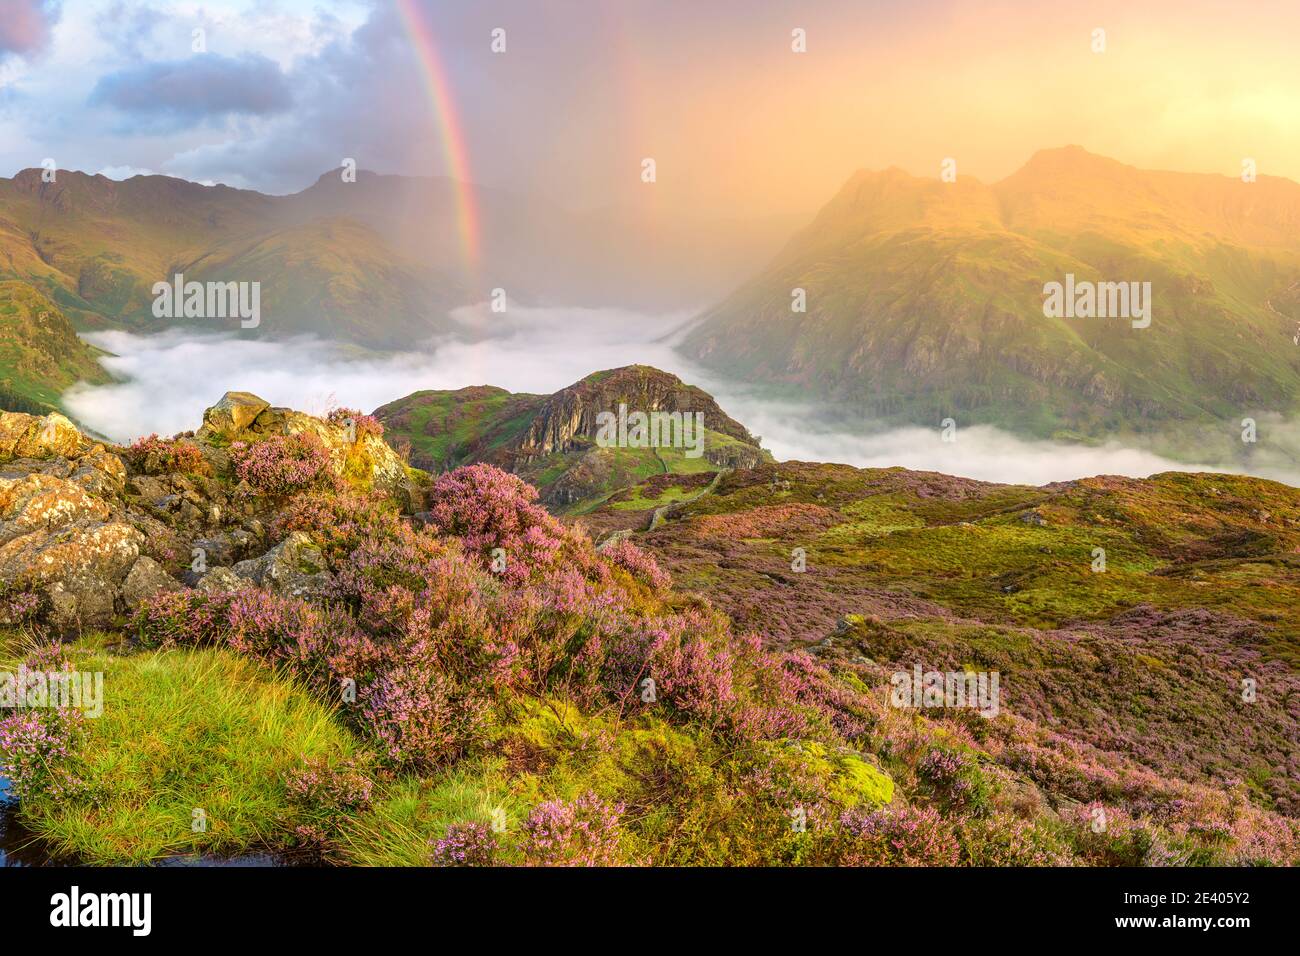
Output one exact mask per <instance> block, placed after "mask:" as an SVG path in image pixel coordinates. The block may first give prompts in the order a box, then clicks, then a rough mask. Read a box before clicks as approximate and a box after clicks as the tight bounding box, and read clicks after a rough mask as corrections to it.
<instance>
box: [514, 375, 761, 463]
mask: <svg viewBox="0 0 1300 956" xmlns="http://www.w3.org/2000/svg"><path fill="white" fill-rule="evenodd" d="M620 405H625V406H627V408H628V410H629V411H639V412H644V413H647V414H648V413H650V412H659V411H663V412H682V413H684V414H694V413H696V412H699V413H701V414H702V415H703V416H704V419H703V420H704V427H705V428H707V429H709V430H710V431H715V432H718V433H720V434H723V435H728V436H730V437H732V438H735V439H736V440H737V441H741V442H745V443H746V444H749V445H754V446H757V445H758V439H757V438H755V437H754V436H753V435H751V434H750V433H749V432H748V431H747V430H746V428H745V426H744V425H741V424H740V422H738V421H736V420H735V419H733V418H732V417H731V416H729V415H727V413H726V412H724V411H723V410H722V409H721V408H719V407H718V403H717V402H715V401H714V400H713V396H711V395H709V394H708V392H705V391H704V390H703V389H700V388H696V387H695V386H694V385H687V384H686V383H684V382H683V381H682V380H681V379H679V378H678V377H677V376H676V375H670V374H669V373H667V372H661V371H660V370H659V369H656V368H651V367H649V366H647V365H628V366H626V367H624V368H618V369H611V370H608V371H604V372H596V373H595V374H593V375H588V376H587V377H586V378H584V379H583V380H582V381H581V382H577V383H575V384H573V385H570V386H569V387H568V388H565V389H561V390H560V391H558V392H556V393H555V394H554V395H552V396H551V397H550V398H549V399H548V400H547V401H546V403H545V404H544V405H543V406H542V408H541V410H540V411H539V412H538V414H537V416H536V417H535V418H534V419H533V422H532V424H531V425H530V426H529V428H528V431H527V432H526V433H525V435H524V436H523V439H522V440H521V441H520V443H519V454H520V456H521V457H523V458H524V459H525V460H530V459H532V458H535V457H540V456H542V455H549V454H552V453H555V452H566V451H570V450H572V449H573V448H575V447H576V446H577V445H578V444H579V439H588V440H594V439H595V438H596V435H597V432H598V431H599V429H600V423H599V421H598V420H597V418H598V416H599V415H600V414H601V413H602V412H609V413H612V414H615V415H617V414H618V411H619V406H620Z"/></svg>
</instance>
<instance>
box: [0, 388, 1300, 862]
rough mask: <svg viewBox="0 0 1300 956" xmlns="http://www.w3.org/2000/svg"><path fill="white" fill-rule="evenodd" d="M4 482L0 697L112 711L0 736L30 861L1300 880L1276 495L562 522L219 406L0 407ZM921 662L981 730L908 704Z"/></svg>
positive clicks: (801, 468)
mask: <svg viewBox="0 0 1300 956" xmlns="http://www.w3.org/2000/svg"><path fill="white" fill-rule="evenodd" d="M196 424H200V423H196ZM0 466H2V471H0V582H3V583H2V584H0V587H2V588H3V597H2V600H3V604H2V606H0V613H2V614H3V616H4V629H3V632H2V636H0V659H2V660H3V665H4V666H3V668H0V669H9V670H12V669H16V668H17V667H18V666H19V665H20V664H22V665H25V666H26V667H28V668H30V669H32V670H40V671H44V672H51V671H55V672H57V671H59V670H61V669H62V670H75V671H90V672H93V671H100V672H103V673H104V675H105V683H106V687H107V688H108V690H107V692H106V694H105V701H104V704H105V707H104V712H103V716H101V717H97V718H92V717H88V716H85V715H83V714H82V713H81V712H79V711H76V710H66V709H64V710H59V709H54V710H50V709H39V708H30V707H23V706H9V707H6V708H4V709H3V710H2V711H0V767H2V768H3V775H4V777H5V780H6V787H5V789H6V792H7V793H8V794H9V796H10V797H11V798H14V797H16V798H17V802H16V804H12V803H11V808H12V809H11V815H12V816H13V819H14V820H16V821H18V824H19V825H21V826H22V827H23V828H24V830H25V832H27V833H29V834H31V838H32V839H31V845H30V846H29V847H28V848H27V850H26V851H25V852H36V851H35V850H33V849H32V847H37V848H39V852H40V853H42V854H46V855H48V857H49V858H53V859H56V860H59V859H63V860H77V861H83V862H94V863H108V862H125V861H146V860H157V859H164V858H171V857H176V856H185V855H193V854H199V855H201V856H204V857H207V858H222V857H231V856H234V857H243V856H247V855H249V854H269V855H270V856H271V858H278V859H283V860H297V861H320V862H328V863H337V864H403V865H429V864H433V865H487V864H497V865H503V864H524V865H572V864H587V865H614V864H685V865H692V864H714V865H754V864H774V865H785V864H816V865H916V864H929V865H944V866H947V865H959V864H972V865H1039V864H1052V865H1054V864H1076V865H1114V864H1121V865H1123V864H1130V865H1159V864H1167V863H1192V864H1229V865H1237V864H1256V863H1274V864H1287V863H1295V862H1300V822H1298V821H1297V816H1298V815H1300V802H1298V801H1300V787H1298V781H1300V763H1298V760H1297V752H1296V746H1297V745H1296V741H1297V737H1298V736H1300V733H1298V730H1300V711H1298V710H1297V706H1300V680H1298V679H1297V677H1296V673H1295V666H1296V656H1295V650H1296V645H1297V632H1296V627H1297V621H1296V618H1295V614H1294V608H1295V606H1296V601H1295V593H1296V578H1295V575H1296V565H1295V561H1294V556H1295V554H1296V551H1297V547H1298V546H1300V492H1298V491H1296V490H1295V489H1293V488H1289V487H1287V486H1284V485H1278V484H1274V483H1270V482H1266V481H1261V480H1256V479H1247V478H1234V477H1227V476H1220V475H1177V476H1170V475H1166V476H1157V477H1156V478H1153V479H1150V480H1147V481H1135V480H1127V479H1125V480H1120V479H1107V478H1098V479H1091V480H1087V481H1080V482H1071V483H1067V484H1063V485H1056V486H1049V487H1046V488H1029V487H1013V486H998V485H987V484H982V483H979V482H973V481H967V480H963V479H954V478H948V477H945V476H941V475H933V474H924V473H914V472H906V471H903V470H901V469H892V470H885V471H859V470H856V469H851V468H847V467H845V466H834V465H814V464H804V463H791V462H786V463H781V464H771V463H758V464H756V465H755V466H754V467H752V468H744V469H740V470H735V471H723V472H719V473H718V475H716V476H714V477H712V478H709V479H708V480H707V481H705V480H703V478H702V476H696V475H673V474H660V475H657V476H654V477H652V478H650V479H648V480H647V481H645V482H644V483H642V484H641V485H638V486H635V487H634V488H632V489H626V490H624V491H620V492H618V493H616V494H614V495H613V496H612V497H610V498H609V500H607V501H606V502H605V503H604V504H602V505H601V506H600V507H598V508H596V509H595V510H592V511H590V512H589V513H588V514H586V515H584V516H582V517H581V518H579V519H577V520H574V521H570V522H567V523H566V522H565V521H562V520H560V519H558V518H557V517H555V516H554V515H552V514H551V513H549V512H548V511H547V510H545V509H544V508H543V507H542V506H541V505H540V504H539V502H538V500H537V492H536V490H535V489H534V488H533V487H532V486H530V485H529V484H528V483H526V482H525V481H523V480H522V479H521V478H519V477H518V476H515V475H512V474H509V473H508V472H506V471H503V470H501V469H499V468H497V467H496V466H494V465H491V464H488V463H486V462H480V463H474V464H468V465H461V466H459V467H452V468H451V469H450V470H447V471H445V472H444V473H442V474H440V475H437V476H431V475H429V474H427V473H424V472H422V471H420V470H418V469H415V468H412V467H411V466H409V465H407V464H406V463H404V462H403V461H402V460H401V459H400V457H399V456H398V455H397V454H395V453H394V452H393V451H392V449H391V448H390V446H389V445H388V444H387V441H386V436H385V434H384V426H383V425H382V424H381V423H380V422H379V421H378V420H376V419H375V418H372V417H370V416H367V415H363V414H361V413H360V412H356V411H351V410H347V409H339V410H337V411H335V412H333V413H331V414H330V415H329V416H328V417H327V418H314V417H312V416H309V415H305V414H302V413H299V412H295V411H293V410H291V409H283V408H274V407H272V406H270V405H269V404H268V403H266V402H264V401H262V400H261V399H259V398H257V397H256V396H253V395H249V394H247V393H237V392H236V393H229V394H227V395H226V396H225V397H224V398H223V399H222V400H221V401H220V402H219V403H217V404H216V405H214V406H213V407H212V408H210V409H209V410H208V412H207V413H206V414H205V415H204V419H203V421H202V423H201V424H200V427H199V428H198V429H197V430H196V431H194V432H190V433H185V434H182V435H178V436H175V437H173V438H159V437H157V436H152V437H148V438H144V439H141V440H140V441H139V442H137V443H135V444H134V445H132V446H130V447H106V446H104V445H102V444H99V443H97V442H95V441H93V440H91V439H89V438H87V437H86V436H84V435H82V434H80V433H79V432H78V431H77V430H76V429H75V428H74V427H73V426H72V425H71V423H69V422H67V420H66V419H62V418H61V417H60V416H57V415H50V416H46V417H34V416H31V415H26V414H21V413H4V414H3V415H0ZM679 483H680V484H679ZM629 502H630V503H631V506H630V507H619V506H620V504H627V503H629ZM664 503H667V504H668V505H669V507H663V504H664ZM645 529H650V530H645ZM796 548H799V549H802V550H803V560H802V562H797V561H794V560H792V553H793V552H794V549H796ZM1094 548H1103V549H1104V550H1105V558H1106V561H1105V566H1104V570H1100V571H1099V570H1094V562H1095V561H1096V557H1095V555H1094V552H1093V549H1094ZM918 667H919V668H920V669H921V670H923V671H931V670H938V671H956V672H984V673H987V672H996V673H998V674H999V676H1000V680H1001V697H1000V700H999V702H998V706H997V707H996V708H995V711H996V712H995V713H992V714H990V713H980V712H979V711H977V710H974V709H970V708H959V707H928V706H906V705H900V704H899V702H898V701H897V700H896V699H895V697H894V696H893V695H892V694H891V686H892V681H893V676H894V675H895V674H897V673H899V672H904V673H911V672H912V671H913V670H914V669H915V668H918ZM1245 680H1249V681H1250V682H1252V684H1251V686H1252V687H1253V688H1254V693H1252V694H1245V693H1243V686H1244V684H1243V681H1245ZM1247 697H1249V698H1250V699H1249V700H1247V699H1246V698H1247ZM200 817H201V819H202V827H201V828H200V827H198V826H197V825H196V824H195V821H196V820H198V819H200Z"/></svg>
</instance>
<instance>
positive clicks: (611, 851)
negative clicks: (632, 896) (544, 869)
mask: <svg viewBox="0 0 1300 956" xmlns="http://www.w3.org/2000/svg"><path fill="white" fill-rule="evenodd" d="M622 814H623V806H622V805H621V804H619V805H614V806H611V805H610V804H608V803H606V802H605V801H603V800H601V799H600V798H599V797H598V796H596V795H595V794H594V793H585V794H583V795H582V796H580V797H578V799H576V800H573V801H569V802H565V801H561V800H551V801H548V802H546V803H542V804H539V805H538V806H537V807H535V808H534V809H533V812H532V813H530V814H529V815H528V819H526V820H525V821H524V825H523V830H524V834H523V838H522V840H521V841H520V852H521V853H522V854H523V859H524V863H525V864H526V865H528V866H617V865H619V864H622V863H623V862H624V860H623V858H622V854H621V851H620V840H621V833H620V826H619V821H620V818H621V817H622Z"/></svg>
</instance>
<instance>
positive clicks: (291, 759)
mask: <svg viewBox="0 0 1300 956" xmlns="http://www.w3.org/2000/svg"><path fill="white" fill-rule="evenodd" d="M71 657H72V660H73V663H74V664H75V666H76V668H77V669H78V670H81V671H102V672H103V674H104V699H105V705H104V713H103V715H102V716H101V717H99V718H97V719H87V720H86V721H85V726H86V732H85V739H84V741H83V743H82V746H81V750H80V760H79V763H80V765H79V766H78V767H77V770H76V772H77V773H78V774H79V775H80V776H81V777H82V778H83V779H84V780H86V781H87V782H88V783H90V784H91V786H92V793H91V794H90V795H88V796H87V797H86V798H83V799H78V800H65V801H60V802H56V801H53V800H50V799H47V798H36V799H33V800H30V801H25V802H24V805H23V808H22V812H23V820H24V822H25V823H26V825H27V826H28V827H29V828H30V829H31V830H32V831H33V832H35V833H36V834H37V835H38V836H40V837H41V838H43V839H44V840H46V841H48V843H49V845H50V847H51V848H52V849H53V850H54V851H55V852H56V853H59V854H61V855H62V854H66V855H69V856H71V857H75V858H76V859H78V860H80V861H82V862H85V863H88V864H114V863H144V862H147V861H150V860H155V859H158V858H160V857H164V856H169V855H173V854H187V853H204V854H218V855H234V854H239V853H243V852H247V851H255V850H260V849H272V850H273V849H277V848H280V847H283V846H284V841H285V838H286V836H287V835H288V834H290V833H292V830H293V826H294V825H295V824H296V822H297V818H298V813H299V811H298V810H297V809H296V808H295V807H293V806H292V805H291V804H290V803H289V802H288V801H287V799H286V795H285V790H284V786H283V784H282V778H283V775H284V774H285V772H286V771H289V770H291V769H294V768H297V767H299V766H300V765H301V763H302V761H303V759H304V758H308V757H311V758H325V757H334V758H337V759H344V758H346V757H348V756H350V755H351V754H353V753H354V751H355V750H356V743H355V741H354V740H353V738H352V736H351V735H350V733H349V732H348V731H346V730H345V729H344V728H343V727H342V726H341V725H340V724H339V722H338V721H337V720H336V719H335V717H334V715H333V714H332V713H331V711H330V710H329V709H328V708H326V707H325V706H323V705H322V704H320V703H318V702H317V701H315V700H314V699H312V698H311V697H310V696H309V695H308V694H307V693H306V692H305V691H303V690H302V689H301V688H299V687H297V686H295V685H294V684H293V683H291V682H289V681H287V680H284V679H282V678H280V677H277V676H275V675H273V674H271V673H269V672H268V671H267V670H265V669H264V668H262V667H259V666H258V665H256V664H253V663H251V662H249V661H246V660H243V659H241V658H239V657H237V656H235V655H234V654H233V653H230V652H227V651H220V650H200V651H194V650H164V651H152V652H144V653H137V654H126V655H123V654H117V653H113V652H112V651H110V650H109V649H108V648H107V646H106V645H105V644H104V642H103V641H102V640H95V639H91V640H87V641H83V642H81V643H80V644H77V645H74V646H73V647H72V648H71ZM15 663H16V662H15V661H12V660H11V661H10V662H8V664H7V665H5V666H10V667H12V666H14V665H15ZM198 809H201V810H202V811H203V813H204V815H205V817H206V832H195V830H194V828H193V825H192V824H193V820H194V811H195V810H198Z"/></svg>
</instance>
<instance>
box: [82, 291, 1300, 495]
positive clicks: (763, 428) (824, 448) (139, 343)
mask: <svg viewBox="0 0 1300 956" xmlns="http://www.w3.org/2000/svg"><path fill="white" fill-rule="evenodd" d="M452 315H453V317H454V318H456V319H457V320H458V321H459V322H460V323H461V324H462V325H463V326H465V327H466V330H467V332H472V334H473V337H474V340H473V341H469V340H461V339H445V340H441V341H436V340H435V341H429V342H425V343H420V344H419V345H418V347H415V348H413V349H412V350H411V351H408V352H402V353H396V354H375V353H366V352H361V351H359V350H358V349H356V348H355V347H353V346H348V345H341V344H338V343H334V342H327V341H322V340H319V339H295V340H288V341H268V340H262V339H240V338H236V337H234V336H233V335H219V334H203V333H199V332H194V331H192V330H185V331H169V332H165V333H162V334H159V335H153V336H139V335H133V334H131V333H127V332H101V333H95V334H91V335H87V336H85V338H86V339H87V340H89V341H91V342H93V343H94V344H95V345H97V346H99V347H100V348H103V349H105V350H107V351H109V352H111V353H113V356H112V357H108V358H105V359H104V360H103V363H104V365H105V366H106V367H107V368H108V369H109V370H110V371H111V372H112V373H114V375H116V376H118V377H119V379H121V381H120V382H118V383H116V384H110V385H102V386H87V385H84V384H83V385H78V386H76V387H74V388H73V389H71V390H70V391H69V392H68V393H66V394H65V396H64V402H65V404H66V405H67V407H68V409H69V411H70V412H72V414H74V415H75V416H76V417H77V418H78V419H79V420H80V421H81V422H82V423H84V424H85V425H87V426H89V427H90V428H93V429H95V430H96V431H98V432H100V433H101V434H103V435H106V436H107V437H109V438H111V439H113V440H115V441H119V442H127V441H131V440H133V439H135V438H137V437H139V436H140V435H146V434H149V433H151V432H157V433H158V434H161V435H171V434H174V433H176V432H178V431H184V430H188V429H193V428H196V427H198V424H199V422H200V420H201V418H202V414H203V410H204V408H206V407H207V406H209V405H211V404H213V403H214V402H215V401H216V400H217V399H218V398H220V397H221V395H222V394H223V393H224V392H226V391H228V390H243V391H249V392H253V393H255V394H257V395H259V396H261V397H262V398H264V399H266V400H267V401H269V402H271V403H272V404H274V405H283V406H290V407H293V408H297V409H301V410H303V411H307V412H313V413H317V414H322V413H324V412H326V411H328V410H329V409H330V408H334V407H338V406H340V405H341V406H347V407H352V408H360V409H362V410H363V411H367V412H368V411H371V410H373V409H374V408H376V407H378V406H380V405H383V404H385V403H387V402H390V401H393V400H394V399H397V398H400V397H402V396H404V395H407V394H409V393H411V392H414V391H418V390H421V389H455V388H463V387H465V386H468V385H497V386H500V387H502V388H506V389H509V390H510V391H514V392H554V391H556V390H558V389H561V388H563V387H565V386H566V385H571V384H572V383H574V382H576V381H578V380H579V379H581V378H583V377H584V376H586V375H588V374H590V373H591V372H594V371H597V370H599V369H608V368H616V367H619V366H622V365H629V364H633V363H639V364H643V365H653V366H655V367H657V368H661V369H664V370H665V371H669V372H673V373H675V374H677V375H679V376H680V377H681V378H682V379H683V380H684V381H686V382H688V383H691V384H694V385H698V386H700V387H701V388H703V389H705V390H706V391H708V392H709V393H711V394H712V395H713V396H714V397H715V398H716V399H717V400H718V403H719V405H721V407H722V408H723V409H724V410H725V411H726V412H727V413H728V414H729V415H731V416H732V417H733V418H735V419H737V420H738V421H740V422H741V423H743V424H744V425H745V426H746V427H747V428H749V430H750V431H751V432H753V433H754V434H756V435H760V436H762V439H763V444H764V446H765V447H767V448H768V449H770V450H771V452H772V453H773V454H774V455H775V456H776V457H777V458H778V459H779V460H791V459H800V460H805V461H831V462H841V463H844V464H850V465H856V466H859V467H889V466H893V465H901V466H903V467H906V468H913V469H921V470H929V471H940V472H944V473H946V474H952V475H961V476H964V477H969V478H977V479H980V480H984V481H998V482H1008V483H1016V484H1035V485H1037V484H1044V483H1047V482H1050V481H1063V480H1068V479H1072V478H1081V477H1088V476H1091V475H1098V474H1115V475H1128V476H1131V477H1146V476H1147V475H1151V474H1154V473H1156V472H1161V471H1227V470H1236V469H1222V468H1212V467H1208V466H1205V465H1198V464H1195V463H1186V462H1177V461H1173V460H1171V459H1168V458H1164V457H1161V456H1159V455H1156V454H1153V453H1151V452H1149V451H1145V450H1142V449H1138V448H1132V447H1126V446H1124V445H1121V444H1118V443H1110V444H1105V445H1102V446H1099V447H1085V446H1080V445H1067V444H1059V443H1055V442H1046V441H1033V440H1026V439H1022V438H1018V437H1016V436H1014V435H1011V434H1008V433H1007V432H1004V431H1001V430H999V429H997V428H993V427H991V426H983V425H981V426H972V427H969V428H962V427H960V426H959V427H958V429H957V432H956V440H955V441H952V442H945V441H943V440H942V439H941V433H940V429H939V427H938V423H936V425H935V427H934V428H933V429H927V428H915V427H912V428H898V429H892V430H888V431H884V432H880V433H876V434H869V435H868V434H858V433H852V432H848V431H845V430H842V429H831V428H826V427H824V426H822V425H820V424H819V415H818V413H817V409H816V408H815V407H813V406H805V405H799V404H796V403H791V402H775V401H771V400H770V399H767V398H764V397H762V396H759V395H757V394H755V393H754V392H753V390H751V389H749V388H747V387H746V386H745V385H744V384H743V383H736V382H731V381H724V380H720V379H718V378H717V377H716V376H715V375H713V374H712V373H710V372H707V371H705V370H703V369H700V368H699V367H697V366H694V365H692V364H691V363H689V362H687V361H685V360H684V359H683V358H682V357H681V356H680V355H678V354H677V353H676V352H674V351H673V349H672V347H671V344H670V342H669V340H668V337H667V336H668V333H670V332H671V331H672V330H674V329H677V328H680V326H681V324H682V322H683V321H684V319H685V318H686V316H685V315H645V314H642V313H637V312H631V311H627V310H621V309H574V308H525V307H522V306H518V305H514V304H511V305H510V307H509V310H508V312H507V314H505V315H498V314H494V313H491V312H490V311H488V310H487V309H486V307H477V306H476V307H470V308H465V309H459V310H456V311H455V312H453V313H452ZM483 336H486V337H483ZM1251 470H1252V471H1253V472H1254V473H1257V474H1260V475H1262V476H1264V477H1270V478H1275V479H1279V480H1283V481H1287V482H1288V483H1290V484H1300V474H1297V472H1296V470H1295V469H1294V468H1291V467H1289V466H1288V465H1286V464H1285V463H1283V464H1275V463H1269V462H1264V461H1261V462H1260V463H1259V465H1258V466H1254V467H1252V469H1251Z"/></svg>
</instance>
